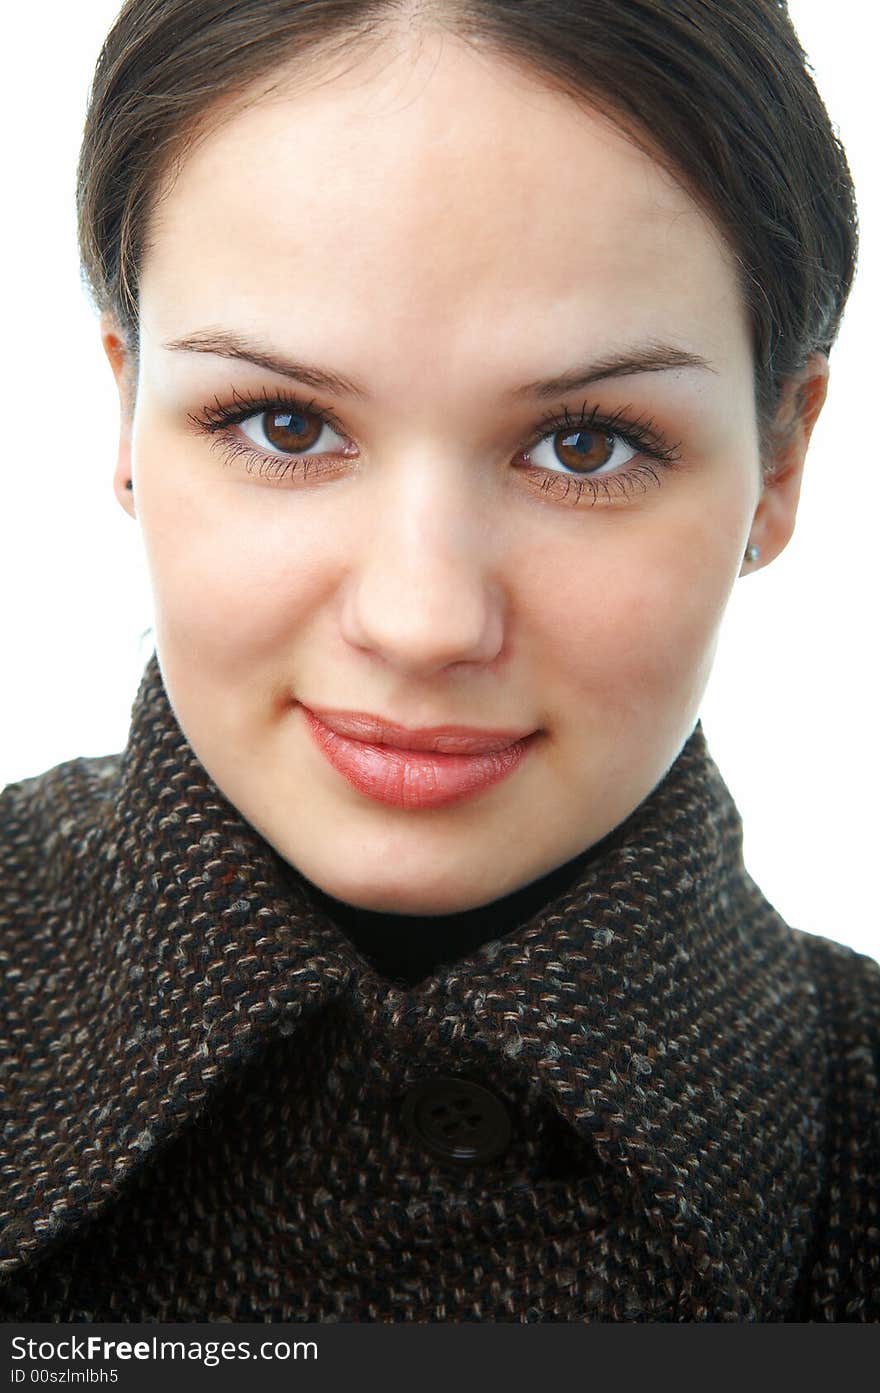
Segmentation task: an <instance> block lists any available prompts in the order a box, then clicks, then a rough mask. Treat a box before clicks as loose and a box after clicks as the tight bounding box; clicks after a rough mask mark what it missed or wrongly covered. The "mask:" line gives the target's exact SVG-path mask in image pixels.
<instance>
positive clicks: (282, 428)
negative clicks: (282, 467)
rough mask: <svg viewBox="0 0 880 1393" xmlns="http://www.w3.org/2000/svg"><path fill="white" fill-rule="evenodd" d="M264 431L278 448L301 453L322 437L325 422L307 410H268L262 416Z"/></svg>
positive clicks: (275, 447) (292, 452) (270, 442)
mask: <svg viewBox="0 0 880 1393" xmlns="http://www.w3.org/2000/svg"><path fill="white" fill-rule="evenodd" d="M262 426H263V432H264V434H265V436H266V439H267V440H268V442H269V444H270V445H271V446H273V448H274V449H276V450H283V451H285V452H286V453H290V454H299V453H300V451H302V450H310V449H311V448H312V446H313V445H314V444H315V442H316V441H317V440H318V439H319V438H320V435H321V431H322V430H323V429H324V422H323V421H319V420H318V418H317V417H316V416H312V415H311V414H310V413H309V412H307V411H267V412H266V413H265V414H264V416H263V417H262Z"/></svg>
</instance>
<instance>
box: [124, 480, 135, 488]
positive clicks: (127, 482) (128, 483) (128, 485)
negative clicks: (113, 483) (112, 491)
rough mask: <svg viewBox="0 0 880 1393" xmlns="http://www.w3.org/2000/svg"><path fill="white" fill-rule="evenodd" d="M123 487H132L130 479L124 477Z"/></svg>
mask: <svg viewBox="0 0 880 1393" xmlns="http://www.w3.org/2000/svg"><path fill="white" fill-rule="evenodd" d="M125 487H126V488H127V489H133V488H134V485H133V484H132V482H131V479H126V481H125Z"/></svg>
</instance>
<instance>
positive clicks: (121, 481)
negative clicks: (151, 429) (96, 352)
mask: <svg viewBox="0 0 880 1393" xmlns="http://www.w3.org/2000/svg"><path fill="white" fill-rule="evenodd" d="M101 344H102V346H103V349H104V352H105V353H106V355H107V359H108V362H109V363H110V367H111V369H112V371H113V376H114V378H115V379H116V387H117V390H118V392H119V450H118V452H117V456H116V470H115V472H114V475H113V492H114V493H115V494H116V497H117V498H118V500H119V502H120V503H121V505H122V507H123V508H124V509H125V511H126V512H127V513H128V514H129V515H130V516H131V517H134V516H135V508H134V492H133V489H132V488H131V487H129V485H130V484H131V483H132V465H131V433H132V425H133V421H134V403H135V392H136V372H135V367H134V361H133V355H132V352H131V347H130V345H129V343H128V340H127V338H126V336H125V334H124V332H123V331H122V329H121V328H120V327H119V323H118V321H117V319H116V318H115V316H114V315H113V314H112V313H111V312H110V311H109V310H105V312H104V313H103V314H102V315H101Z"/></svg>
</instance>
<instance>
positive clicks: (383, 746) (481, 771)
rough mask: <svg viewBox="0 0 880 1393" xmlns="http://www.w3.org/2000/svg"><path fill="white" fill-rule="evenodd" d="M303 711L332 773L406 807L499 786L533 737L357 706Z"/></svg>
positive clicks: (441, 802) (382, 800)
mask: <svg viewBox="0 0 880 1393" xmlns="http://www.w3.org/2000/svg"><path fill="white" fill-rule="evenodd" d="M302 709H303V713H304V715H305V720H306V725H307V727H308V729H309V731H310V733H311V736H312V738H313V740H314V742H315V744H316V745H317V747H318V749H319V750H320V751H321V753H322V754H323V755H324V757H325V758H326V759H327V761H328V763H329V764H331V765H332V767H333V768H334V769H335V770H336V772H337V773H339V774H341V775H342V776H343V777H344V778H345V779H346V780H347V781H348V783H349V784H350V785H351V786H352V787H353V788H354V789H356V790H357V791H358V793H361V794H364V795H365V796H366V797H368V798H371V799H373V800H374V801H376V802H379V803H386V804H391V805H392V806H394V807H397V808H405V809H408V810H414V809H417V808H438V807H442V806H444V805H445V804H448V803H456V802H460V801H461V800H462V799H465V798H470V797H472V796H473V795H474V794H477V793H480V792H482V791H483V790H484V789H487V788H490V787H491V786H492V785H493V784H497V783H500V782H501V781H502V780H503V779H506V778H507V777H508V776H509V775H510V774H512V773H513V772H514V770H515V769H517V768H518V767H519V765H520V764H521V763H522V761H523V759H524V758H525V757H526V754H527V753H528V751H529V750H530V749H531V747H532V745H533V744H534V741H535V738H536V737H537V735H538V732H537V731H529V732H527V733H526V734H525V735H523V734H520V733H519V732H517V731H511V730H505V731H499V730H480V729H477V728H475V727H473V726H432V727H420V728H418V729H413V728H411V727H408V726H401V725H398V724H396V723H395V722H391V721H386V720H384V719H382V718H381V717H377V716H373V715H370V714H368V713H364V712H360V711H344V712H340V711H321V710H320V708H310V707H303V708H302ZM404 741H405V742H406V743H405V744H404V743H398V742H404Z"/></svg>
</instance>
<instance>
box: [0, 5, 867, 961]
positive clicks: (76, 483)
mask: <svg viewBox="0 0 880 1393" xmlns="http://www.w3.org/2000/svg"><path fill="white" fill-rule="evenodd" d="M116 8H117V4H116V0H78V3H77V4H75V5H69V4H64V3H61V0H55V3H54V5H53V6H52V7H51V9H52V14H51V17H50V18H48V19H47V15H46V7H45V6H37V5H33V6H21V5H16V6H14V7H11V8H10V9H9V10H8V12H7V13H6V14H5V15H4V39H5V49H6V54H7V62H6V64H5V65H4V69H5V71H4V83H3V89H2V103H3V113H2V114H3V129H4V132H5V141H4V155H5V158H4V170H3V174H4V180H3V182H4V205H5V220H4V223H3V225H2V229H0V248H2V260H3V265H4V268H5V287H4V305H3V336H2V349H0V352H2V354H3V367H4V373H3V383H4V386H5V390H6V393H7V396H6V406H5V419H4V423H3V429H2V441H3V455H2V504H0V568H2V569H0V586H2V595H3V598H4V605H3V615H2V640H3V648H2V651H3V659H4V661H3V673H4V679H5V680H4V683H3V689H4V703H3V710H2V718H0V785H3V784H5V783H8V782H12V781H13V780H16V779H20V778H24V777H27V776H29V775H32V774H36V773H39V772H42V771H43V770H45V769H47V768H50V767H51V766H52V765H54V764H57V763H59V762H60V761H61V760H65V759H69V758H72V757H73V756H75V755H94V754H105V753H109V752H111V751H114V750H118V749H121V748H122V747H123V745H124V744H125V739H126V735H127V731H128V724H129V718H130V712H131V703H132V701H133V699H134V696H135V694H136V691H137V687H138V683H139V680H140V676H141V673H142V671H143V667H144V664H145V662H146V660H147V658H148V656H149V654H150V652H151V651H152V641H151V637H150V636H149V635H146V637H145V631H147V630H148V629H149V627H150V625H151V622H152V619H151V604H150V595H149V586H148V582H147V577H146V571H145V566H144V560H143V553H142V550H141V546H140V541H139V535H138V532H137V527H136V524H135V523H133V522H132V521H131V520H130V519H129V518H128V517H127V516H126V515H125V514H124V513H123V511H122V509H121V508H120V506H119V504H118V503H117V502H116V499H115V497H114V495H113V492H112V483H111V481H112V475H113V467H114V457H115V447H116V430H117V406H116V396H115V389H114V387H113V383H112V379H111V376H110V372H109V368H108V367H107V365H106V363H105V360H104V358H103V355H102V353H101V350H100V346H99V339H98V332H97V319H96V317H95V316H94V313H93V311H92V309H91V307H90V305H89V304H88V302H87V300H86V298H85V295H84V294H83V292H82V291H81V289H80V282H79V272H78V261H77V250H76V241H75V222H74V173H75V166H76V158H77V152H78V148H79V140H80V134H81V126H82V118H83V113H84V109H85V101H86V94H87V90H88V84H89V81H90V78H91V73H92V69H93V66H94V61H95V58H96V56H97V53H98V49H99V47H100V44H101V41H102V39H103V37H104V34H105V32H106V30H107V29H108V27H109V25H110V23H111V21H112V19H113V17H114V15H115V13H116ZM790 9H791V13H792V16H793V18H794V21H795V24H796V26H797V28H798V32H799V34H800V36H801V40H802V42H803V44H804V46H805V48H806V50H807V53H808V55H809V56H810V59H811V62H812V65H813V68H814V71H815V74H816V78H817V82H818V85H819V90H820V91H821V93H822V95H823V97H824V99H825V103H826V105H827V107H828V110H829V112H830V114H831V118H832V120H833V122H834V123H835V125H836V127H837V129H838V131H839V133H840V135H841V137H842V140H843V143H844V146H845V147H846V150H847V153H848V156H849V161H850V166H851V168H852V171H853V175H854V178H855V183H856V189H857V193H858V196H859V207H860V217H861V227H862V252H861V265H860V270H859V275H858V279H857V281H856V286H855V289H854V291H853V294H852V297H851V299H850V303H849V308H848V310H847V314H846V318H845V322H844V327H843V330H842V334H841V337H840V339H839V340H838V343H837V345H836V347H835V349H834V351H833V353H832V357H831V386H830V391H829V396H828V401H827V403H826V406H825V409H824V411H823V413H822V416H821V418H820V420H819V423H818V425H817V427H816V430H815V433H814V436H813V442H812V445H811V448H810V454H809V458H808V461H807V470H806V475H805V480H804V485H803V491H802V496H801V507H800V513H799V518H798V526H797V530H796V533H795V536H794V538H793V540H792V542H791V543H790V544H789V546H788V548H787V549H786V550H785V551H784V552H783V554H782V555H781V556H780V557H779V558H778V559H777V560H776V561H775V562H774V563H773V564H772V565H771V566H769V567H768V568H767V569H766V570H762V571H760V572H757V573H756V574H754V575H752V576H750V577H745V578H743V579H741V580H740V581H738V582H737V585H736V587H735V591H734V596H733V599H732V601H731V604H730V608H729V610H728V614H727V618H726V621H725V627H724V632H723V633H722V637H721V643H720V646H719V653H718V657H717V660H716V667H715V671H714V673H713V676H712V680H711V683H710V687H709V690H708V692H707V694H706V698H705V700H704V703H703V708H702V720H703V725H704V728H705V731H706V735H707V738H708V741H709V747H710V750H711V751H712V754H713V756H714V758H715V760H716V762H717V763H718V765H719V767H720V769H721V772H722V774H723V775H724V777H725V780H726V781H727V784H728V787H729V788H730V790H731V792H732V794H733V796H734V798H735V799H736V802H737V804H738V806H739V808H740V811H741V813H742V815H743V821H744V826H745V856H746V864H747V866H748V867H749V870H750V871H751V873H752V875H753V877H754V878H755V880H757V882H758V884H759V885H760V886H761V888H762V889H763V891H764V893H765V894H766V895H767V897H768V898H769V899H770V900H771V901H772V903H773V904H774V905H775V906H776V908H777V909H778V910H779V911H780V913H781V914H782V915H783V916H784V917H785V918H786V919H787V921H788V922H789V923H790V924H793V925H796V926H798V927H800V928H804V929H807V930H809V931H811V932H814V933H822V934H825V935H827V936H828V937H830V938H835V939H838V940H840V941H841V942H845V943H849V944H851V945H852V946H854V947H856V948H858V949H860V950H861V951H862V952H867V953H870V954H871V955H872V956H874V957H878V958H880V912H878V908H877V902H876V900H875V899H874V895H875V882H874V872H875V868H876V861H875V858H876V857H877V854H878V831H880V828H878V816H877V790H878V774H880V758H878V752H880V736H878V715H880V702H878V677H877V618H876V615H877V598H878V587H877V581H876V575H877V551H878V538H877V529H878V523H880V484H878V475H880V449H878V435H880V424H878V420H877V414H876V410H875V407H874V406H873V405H872V403H874V402H876V399H877V368H876V359H877V351H876V348H877V331H876V326H875V324H874V323H873V322H872V311H873V312H876V310H877V309H878V307H880V296H878V275H880V254H878V253H880V245H878V244H880V209H878V199H880V174H878V161H877V151H876V112H875V109H874V108H875V102H876V68H875V63H876V53H875V46H874V43H873V39H874V34H873V33H872V32H871V31H872V30H873V28H874V21H873V13H874V6H873V5H870V4H868V3H866V0H837V3H835V4H833V5H832V4H828V3H827V0H791V5H790Z"/></svg>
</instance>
